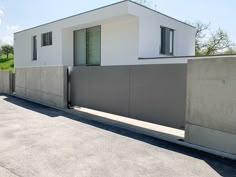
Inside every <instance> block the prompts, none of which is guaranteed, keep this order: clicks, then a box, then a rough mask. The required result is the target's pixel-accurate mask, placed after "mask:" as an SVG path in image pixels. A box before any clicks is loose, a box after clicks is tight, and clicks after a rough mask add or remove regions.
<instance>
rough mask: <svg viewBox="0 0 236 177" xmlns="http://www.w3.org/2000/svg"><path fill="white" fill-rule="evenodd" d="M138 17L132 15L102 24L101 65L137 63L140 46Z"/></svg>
mask: <svg viewBox="0 0 236 177" xmlns="http://www.w3.org/2000/svg"><path fill="white" fill-rule="evenodd" d="M138 24H139V23H138V18H135V17H132V18H131V17H130V18H127V19H124V20H121V21H115V22H110V23H106V24H104V25H102V28H101V30H102V35H101V37H102V39H101V65H102V66H108V65H132V64H136V63H137V59H138V46H139V31H138V30H139V26H138Z"/></svg>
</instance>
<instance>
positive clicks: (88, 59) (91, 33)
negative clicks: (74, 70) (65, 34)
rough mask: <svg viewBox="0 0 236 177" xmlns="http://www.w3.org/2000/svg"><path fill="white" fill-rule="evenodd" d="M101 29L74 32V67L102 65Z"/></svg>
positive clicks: (98, 27) (97, 27)
mask: <svg viewBox="0 0 236 177" xmlns="http://www.w3.org/2000/svg"><path fill="white" fill-rule="evenodd" d="M100 63H101V27H100V26H96V27H92V28H87V29H82V30H78V31H75V32H74V65H100Z"/></svg>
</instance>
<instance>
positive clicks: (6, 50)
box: [1, 45, 14, 60]
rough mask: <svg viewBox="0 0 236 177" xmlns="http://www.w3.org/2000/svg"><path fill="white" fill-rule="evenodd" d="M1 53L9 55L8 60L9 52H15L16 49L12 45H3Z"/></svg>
mask: <svg viewBox="0 0 236 177" xmlns="http://www.w3.org/2000/svg"><path fill="white" fill-rule="evenodd" d="M1 53H2V54H5V55H6V56H7V60H8V58H9V54H13V53H14V49H13V46H12V45H3V46H1Z"/></svg>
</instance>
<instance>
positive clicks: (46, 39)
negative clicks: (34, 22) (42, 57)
mask: <svg viewBox="0 0 236 177" xmlns="http://www.w3.org/2000/svg"><path fill="white" fill-rule="evenodd" d="M48 45H52V32H48V33H44V34H42V46H48Z"/></svg>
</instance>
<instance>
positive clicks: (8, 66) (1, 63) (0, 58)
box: [0, 54, 14, 71]
mask: <svg viewBox="0 0 236 177" xmlns="http://www.w3.org/2000/svg"><path fill="white" fill-rule="evenodd" d="M0 70H5V71H14V55H13V54H9V56H8V59H7V56H6V55H3V54H2V55H0Z"/></svg>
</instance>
